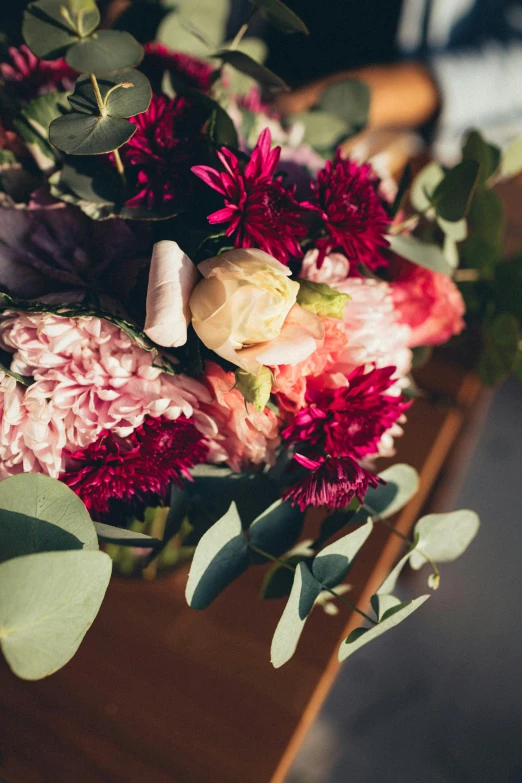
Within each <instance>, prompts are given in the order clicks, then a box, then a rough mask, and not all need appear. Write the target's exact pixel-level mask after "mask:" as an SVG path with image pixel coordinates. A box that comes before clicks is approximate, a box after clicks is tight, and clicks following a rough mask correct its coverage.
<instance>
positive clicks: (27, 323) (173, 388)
mask: <svg viewBox="0 0 522 783" xmlns="http://www.w3.org/2000/svg"><path fill="white" fill-rule="evenodd" d="M0 341H1V344H2V346H3V347H4V348H5V349H6V350H9V351H12V352H13V353H14V356H13V361H12V365H11V367H12V369H13V370H14V371H15V372H18V373H20V374H21V375H32V376H33V377H34V379H35V383H33V384H32V385H31V386H30V387H28V389H27V390H26V391H25V393H24V392H21V391H20V390H19V389H16V388H11V383H10V381H9V382H8V381H4V385H6V384H7V386H8V388H7V389H6V390H5V391H4V390H3V389H2V391H4V393H3V395H2V417H1V429H2V448H3V449H4V455H5V454H7V453H9V452H12V455H13V456H11V457H10V458H9V459H6V460H5V461H4V460H3V462H4V467H6V469H7V472H9V473H11V472H16V471H17V470H18V469H20V470H21V469H23V470H27V469H36V470H38V467H36V468H28V467H26V466H27V465H29V464H30V463H34V464H36V462H35V461H38V464H39V465H40V469H41V470H43V471H44V472H47V473H49V474H50V475H53V476H56V475H58V474H59V473H60V472H61V470H62V469H63V461H64V456H63V455H62V450H63V449H67V450H70V449H77V448H78V447H83V446H87V445H88V444H90V443H92V442H93V441H94V440H96V438H97V436H98V435H99V433H100V432H101V431H102V430H104V429H108V430H114V431H115V432H116V433H117V434H119V435H121V436H122V437H125V436H127V435H129V434H130V433H131V432H133V431H134V430H135V429H136V427H139V426H140V425H141V424H142V423H143V421H144V418H145V416H147V415H149V416H153V417H157V416H165V417H167V418H168V419H176V418H178V417H179V416H181V415H182V414H183V415H185V416H186V417H187V418H191V417H194V421H195V423H196V425H197V426H198V427H199V428H200V429H201V431H202V432H203V433H204V434H206V435H208V436H210V437H211V436H212V435H213V434H215V433H216V431H217V428H216V425H215V423H214V422H213V421H212V419H211V418H210V417H209V415H207V414H204V413H202V412H201V411H200V410H199V408H200V405H201V404H202V403H207V404H209V403H210V402H211V396H210V393H209V391H208V389H207V388H206V387H205V386H204V385H203V384H202V383H200V382H199V381H196V380H194V379H192V378H190V377H188V376H185V375H176V376H170V375H167V374H166V373H164V372H163V371H162V370H161V369H159V368H158V367H154V366H153V355H152V353H150V352H148V351H146V350H145V349H143V348H141V347H140V346H138V345H137V344H136V343H135V342H134V341H133V340H132V339H131V338H130V337H128V336H127V335H126V334H125V333H124V332H122V331H121V330H120V329H119V328H118V327H117V326H116V325H114V324H112V323H110V322H108V321H106V320H102V319H99V318H74V319H70V318H62V317H60V316H55V315H50V314H45V315H31V314H16V313H13V314H12V315H9V316H8V317H7V318H6V319H5V320H4V321H3V323H2V324H1V325H0ZM11 463H12V464H11ZM19 464H23V465H24V467H22V468H17V467H16V465H19Z"/></svg>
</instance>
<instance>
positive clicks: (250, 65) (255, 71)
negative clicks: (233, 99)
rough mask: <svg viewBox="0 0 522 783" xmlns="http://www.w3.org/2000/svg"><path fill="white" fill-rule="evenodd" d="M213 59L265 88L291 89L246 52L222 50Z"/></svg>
mask: <svg viewBox="0 0 522 783" xmlns="http://www.w3.org/2000/svg"><path fill="white" fill-rule="evenodd" d="M212 57H215V58H217V59H219V60H221V61H222V62H223V63H226V64H227V65H230V66H232V68H235V69H236V70H237V71H239V72H240V73H243V74H245V76H250V78H251V79H255V81H256V82H259V84H261V85H263V87H268V88H269V89H272V90H273V89H276V90H289V89H290V88H289V87H288V85H287V84H286V83H285V82H284V81H283V79H281V78H279V76H276V74H275V73H272V71H271V70H270V69H269V68H267V67H266V66H265V65H262V64H261V63H258V62H256V61H255V60H254V59H253V58H252V57H250V56H249V55H248V54H245V52H241V51H239V50H238V49H221V50H220V51H219V52H216V54H213V55H212Z"/></svg>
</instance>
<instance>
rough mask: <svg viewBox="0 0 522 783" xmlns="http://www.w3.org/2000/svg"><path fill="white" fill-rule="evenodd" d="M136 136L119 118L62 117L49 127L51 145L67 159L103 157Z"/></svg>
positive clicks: (81, 115) (82, 115) (84, 115)
mask: <svg viewBox="0 0 522 783" xmlns="http://www.w3.org/2000/svg"><path fill="white" fill-rule="evenodd" d="M135 133H136V126H135V125H133V124H132V122H129V120H125V119H122V118H120V117H94V116H90V115H87V114H76V113H74V114H66V115H65V116H63V117H59V118H58V119H57V120H54V121H53V122H52V123H51V127H50V128H49V140H50V142H51V144H53V145H54V146H55V147H57V148H58V149H59V150H62V152H67V153H68V154H69V155H103V154H104V153H107V152H111V151H112V150H115V149H118V147H121V145H122V144H125V142H127V141H128V140H129V139H130V138H131V137H132V136H133V135H134V134H135Z"/></svg>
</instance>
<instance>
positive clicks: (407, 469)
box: [352, 462, 419, 522]
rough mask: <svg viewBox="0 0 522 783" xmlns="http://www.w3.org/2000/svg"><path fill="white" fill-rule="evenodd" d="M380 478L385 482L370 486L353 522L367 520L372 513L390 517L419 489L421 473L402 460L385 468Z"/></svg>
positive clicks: (385, 517)
mask: <svg viewBox="0 0 522 783" xmlns="http://www.w3.org/2000/svg"><path fill="white" fill-rule="evenodd" d="M379 478H381V479H382V480H383V482H384V483H383V484H379V485H378V486H377V487H370V489H369V490H368V492H367V493H366V495H365V497H364V505H363V506H361V508H360V509H359V511H358V512H357V515H356V517H354V519H353V520H352V522H359V521H362V520H365V519H367V517H368V516H369V515H370V513H372V514H375V515H378V516H379V517H381V519H388V518H389V517H392V516H393V515H394V514H396V513H397V511H400V510H401V508H404V506H405V505H406V504H407V503H409V502H410V500H411V499H412V497H413V496H414V495H416V494H417V491H418V489H419V474H418V473H417V471H416V470H415V468H412V467H411V466H410V465H405V464H404V463H401V462H399V463H397V464H396V465H392V466H391V467H389V468H386V470H383V471H382V472H381V473H379ZM365 506H366V508H365Z"/></svg>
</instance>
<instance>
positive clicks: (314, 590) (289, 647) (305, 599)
mask: <svg viewBox="0 0 522 783" xmlns="http://www.w3.org/2000/svg"><path fill="white" fill-rule="evenodd" d="M320 592H321V585H320V584H319V582H318V581H317V579H315V578H314V577H313V576H312V574H311V573H310V570H309V568H308V566H307V565H305V563H302V562H301V563H299V564H298V566H297V568H296V571H295V576H294V583H293V585H292V591H291V593H290V597H289V599H288V602H287V604H286V606H285V610H284V612H283V614H282V615H281V618H280V620H279V623H278V624H277V628H276V630H275V633H274V638H273V639H272V647H271V657H270V659H271V661H272V665H273V666H274V668H276V669H278V668H279V667H280V666H283V664H285V663H286V662H287V661H289V660H290V658H291V657H292V655H293V654H294V652H295V650H296V647H297V643H298V641H299V637H300V636H301V633H302V631H303V628H304V624H305V622H306V618H307V617H308V615H309V614H310V612H311V611H312V608H313V605H314V603H315V600H316V599H317V597H318V596H319V594H320Z"/></svg>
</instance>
